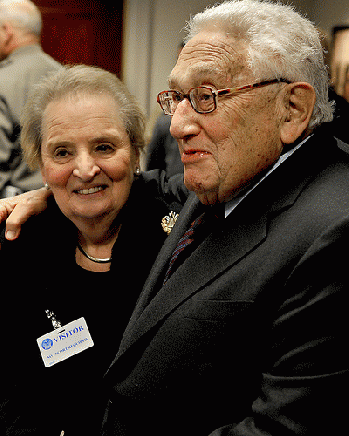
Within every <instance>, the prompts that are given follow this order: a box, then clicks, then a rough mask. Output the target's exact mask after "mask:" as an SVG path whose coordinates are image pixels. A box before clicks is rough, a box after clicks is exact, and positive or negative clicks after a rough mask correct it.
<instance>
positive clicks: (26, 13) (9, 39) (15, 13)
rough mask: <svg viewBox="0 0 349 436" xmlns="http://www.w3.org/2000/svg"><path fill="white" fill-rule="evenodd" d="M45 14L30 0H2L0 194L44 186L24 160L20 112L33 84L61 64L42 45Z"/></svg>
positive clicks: (0, 19) (0, 28)
mask: <svg viewBox="0 0 349 436" xmlns="http://www.w3.org/2000/svg"><path fill="white" fill-rule="evenodd" d="M41 25H42V22H41V14H40V11H39V9H38V8H37V7H36V6H35V5H34V3H32V2H31V1H29V0H1V1H0V60H1V62H0V198H1V197H7V196H11V195H15V194H17V193H20V192H23V191H27V190H29V189H35V188H38V187H39V186H42V180H41V176H40V173H39V172H32V171H30V170H29V168H28V166H27V165H26V164H25V163H24V162H22V160H21V153H20V144H19V131H20V115H21V111H22V108H23V106H24V103H25V101H26V98H27V94H28V91H29V89H30V87H31V86H32V85H34V84H35V83H37V82H38V81H39V80H40V79H41V78H42V77H43V76H44V75H45V74H47V73H48V72H50V71H53V70H57V69H58V68H59V67H60V64H59V63H58V62H56V61H55V60H53V59H52V58H51V57H50V56H48V55H47V54H46V53H44V52H43V51H42V50H41V47H40V34H41Z"/></svg>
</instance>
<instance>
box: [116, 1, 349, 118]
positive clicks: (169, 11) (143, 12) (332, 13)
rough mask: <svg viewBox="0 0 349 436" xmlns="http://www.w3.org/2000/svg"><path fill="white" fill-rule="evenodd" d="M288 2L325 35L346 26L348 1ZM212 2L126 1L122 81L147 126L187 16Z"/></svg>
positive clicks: (170, 66)
mask: <svg viewBox="0 0 349 436" xmlns="http://www.w3.org/2000/svg"><path fill="white" fill-rule="evenodd" d="M290 1H291V2H292V3H293V4H294V5H295V6H296V8H297V9H298V10H300V11H301V12H303V13H304V14H306V15H307V16H308V18H310V19H311V20H312V21H313V22H314V23H315V24H316V25H317V26H319V27H321V28H322V29H323V30H324V31H325V32H327V33H328V34H330V32H331V28H332V26H334V25H337V24H344V23H346V24H349V0H290ZM215 2H216V0H211V1H210V0H125V19H124V53H123V55H124V56H123V80H124V81H125V82H126V84H127V85H128V87H129V88H130V89H131V90H132V91H133V93H134V94H135V95H137V96H138V100H139V102H140V104H141V105H142V106H143V109H144V110H145V111H146V114H147V116H148V118H149V119H150V125H151V124H152V120H153V119H154V117H155V114H156V113H157V110H158V108H157V103H156V95H157V94H158V93H159V92H160V91H162V90H164V89H165V88H166V87H167V76H168V74H169V73H170V71H171V69H172V67H173V65H174V63H175V60H176V53H177V46H178V43H179V42H180V41H181V39H182V38H183V36H184V34H183V32H181V29H182V28H183V26H184V25H185V22H186V20H188V19H189V17H190V14H195V13H197V12H199V11H201V10H203V9H204V8H205V6H207V5H209V4H213V3H215ZM285 2H286V0H285Z"/></svg>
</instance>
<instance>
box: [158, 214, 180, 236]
mask: <svg viewBox="0 0 349 436" xmlns="http://www.w3.org/2000/svg"><path fill="white" fill-rule="evenodd" d="M177 218H178V213H176V212H173V211H171V212H170V213H169V214H168V215H166V216H164V217H163V219H162V220H161V225H162V229H163V231H164V232H165V233H167V235H169V234H170V233H171V231H172V228H173V226H174V225H175V224H176V221H177Z"/></svg>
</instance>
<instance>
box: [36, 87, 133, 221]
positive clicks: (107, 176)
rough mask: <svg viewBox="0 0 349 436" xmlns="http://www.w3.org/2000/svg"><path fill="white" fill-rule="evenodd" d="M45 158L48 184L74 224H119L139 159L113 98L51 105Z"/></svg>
mask: <svg viewBox="0 0 349 436" xmlns="http://www.w3.org/2000/svg"><path fill="white" fill-rule="evenodd" d="M41 155H42V175H43V179H44V181H45V182H47V183H48V184H49V186H50V187H51V189H52V191H53V194H54V197H55V200H56V202H57V204H58V206H59V207H60V209H61V210H62V212H63V213H64V214H65V215H66V216H67V217H68V218H69V219H71V220H72V221H73V222H76V220H80V221H81V220H87V221H88V220H91V219H92V220H96V219H97V220H98V219H100V218H104V217H108V218H110V220H111V221H112V220H113V219H115V217H116V216H117V214H118V213H119V211H120V210H121V208H122V207H123V205H124V204H125V202H126V200H127V198H128V196H129V193H130V188H131V184H132V181H133V177H134V176H133V174H134V171H135V168H136V166H137V164H138V156H136V153H135V151H134V148H133V147H131V144H130V140H129V137H128V135H127V133H126V130H125V128H124V126H123V123H122V121H121V119H120V117H119V116H118V108H117V105H116V103H115V102H114V100H113V99H112V98H111V97H110V96H108V95H98V96H95V95H86V96H78V97H77V98H70V99H68V98H64V99H62V100H58V101H53V102H51V103H49V104H48V106H47V107H46V109H45V112H44V116H43V121H42V146H41Z"/></svg>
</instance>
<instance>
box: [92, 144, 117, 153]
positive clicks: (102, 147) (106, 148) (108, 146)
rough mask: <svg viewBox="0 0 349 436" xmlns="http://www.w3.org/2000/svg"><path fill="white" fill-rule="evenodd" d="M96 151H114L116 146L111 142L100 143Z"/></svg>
mask: <svg viewBox="0 0 349 436" xmlns="http://www.w3.org/2000/svg"><path fill="white" fill-rule="evenodd" d="M96 151H98V152H101V153H112V152H113V151H114V147H112V145H111V144H98V145H97V147H96Z"/></svg>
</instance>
